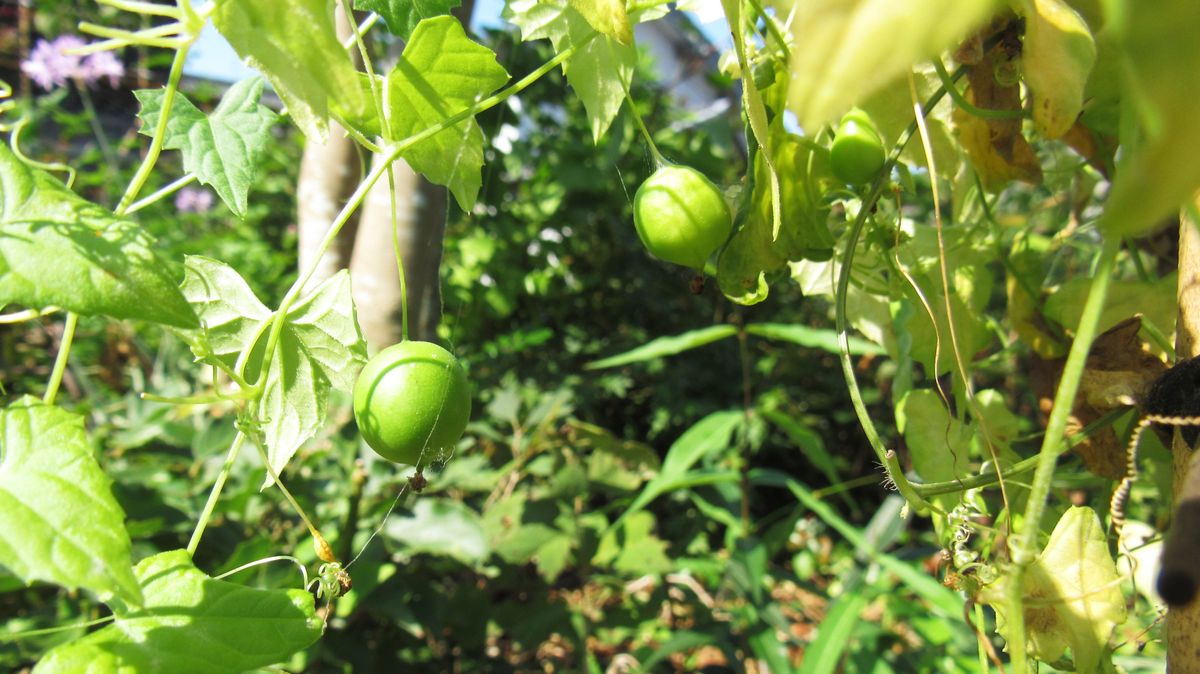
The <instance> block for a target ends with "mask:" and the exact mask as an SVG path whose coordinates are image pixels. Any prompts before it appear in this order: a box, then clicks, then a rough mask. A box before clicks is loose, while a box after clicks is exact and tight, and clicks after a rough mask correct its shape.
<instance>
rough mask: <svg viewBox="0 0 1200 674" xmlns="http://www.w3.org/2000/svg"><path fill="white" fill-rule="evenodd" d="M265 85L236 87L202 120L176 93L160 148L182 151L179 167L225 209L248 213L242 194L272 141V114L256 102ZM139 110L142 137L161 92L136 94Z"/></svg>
mask: <svg viewBox="0 0 1200 674" xmlns="http://www.w3.org/2000/svg"><path fill="white" fill-rule="evenodd" d="M262 90H263V80H262V78H261V77H252V78H249V79H245V80H242V81H241V82H238V83H236V84H234V85H233V86H232V87H230V88H229V90H228V91H226V92H225V95H224V96H222V97H221V102H220V103H219V104H218V105H217V108H216V110H213V111H212V113H211V114H208V115H205V114H204V113H203V112H201V111H200V110H199V109H198V108H197V107H196V106H195V105H192V102H191V101H189V100H188V99H187V97H185V96H184V95H183V94H182V93H178V92H177V93H176V94H175V100H174V101H173V102H172V104H171V114H170V117H169V118H168V120H167V132H166V135H165V136H164V138H163V147H165V148H167V149H168V150H182V151H183V168H184V170H185V171H187V172H189V173H194V174H196V177H197V178H198V179H199V180H200V182H201V183H204V184H205V185H211V186H212V188H213V189H214V190H216V191H217V194H218V195H219V196H220V197H221V200H222V201H224V202H225V205H226V206H228V207H229V210H231V211H233V212H234V214H236V215H238V216H243V215H245V214H246V194H247V192H249V191H250V187H251V185H253V184H254V182H255V180H256V179H257V173H258V172H257V165H258V162H259V160H260V159H261V157H262V155H263V153H264V151H265V150H266V148H267V143H268V142H269V141H270V140H271V125H272V124H273V123H274V122H275V113H274V112H271V110H270V109H268V108H267V107H265V106H263V105H261V104H260V103H259V102H258V99H259V97H260V96H261V95H262ZM134 95H135V96H137V99H138V101H139V102H140V103H141V105H142V109H141V111H140V112H138V117H140V118H141V119H142V122H143V123H142V128H141V132H142V133H144V134H147V135H151V134H153V133H154V129H155V128H156V127H157V125H158V121H159V119H160V117H161V116H162V103H163V90H162V89H143V90H141V91H135V92H134Z"/></svg>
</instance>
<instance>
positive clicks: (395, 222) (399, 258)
mask: <svg viewBox="0 0 1200 674" xmlns="http://www.w3.org/2000/svg"><path fill="white" fill-rule="evenodd" d="M387 174H388V206H389V208H391V217H392V254H393V255H395V256H396V274H397V275H398V276H399V277H400V341H402V342H406V341H408V283H407V282H406V279H405V276H404V255H403V254H401V252H400V222H399V220H400V215H399V208H398V207H397V204H396V176H395V174H394V173H393V171H392V165H391V163H388V170H387Z"/></svg>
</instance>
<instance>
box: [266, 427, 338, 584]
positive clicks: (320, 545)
mask: <svg viewBox="0 0 1200 674" xmlns="http://www.w3.org/2000/svg"><path fill="white" fill-rule="evenodd" d="M254 447H255V448H256V449H258V455H259V457H261V458H262V460H263V465H264V466H266V467H267V474H268V475H270V476H271V480H272V481H273V482H274V483H275V486H277V487H279V491H281V492H283V497H284V498H285V499H287V502H288V503H290V504H291V505H292V508H293V509H295V511H296V514H297V515H299V516H300V519H301V520H303V521H304V526H306V527H308V533H309V534H310V535H311V536H312V537H313V548H314V549H315V550H316V551H317V556H318V557H320V558H321V560H322V561H325V562H329V561H334V560H332V559H327V558H326V556H327V555H326V554H324V553H323V552H322V551H323V550H327V551H330V552H329V554H328V556H332V551H331V549H330V547H329V543H327V542H326V541H325V537H324V536H322V535H321V532H320V531H318V530H317V527H316V525H314V524H313V523H312V520H310V519H308V513H306V512H304V508H301V507H300V504H299V503H298V502H297V501H296V497H294V496H292V492H290V491H288V488H287V486H286V485H284V484H283V480H281V479H279V473H277V472H275V467H274V466H272V465H271V457H269V456H267V450H266V449H264V448H263V446H262V444H260V443H257V442H256V443H254Z"/></svg>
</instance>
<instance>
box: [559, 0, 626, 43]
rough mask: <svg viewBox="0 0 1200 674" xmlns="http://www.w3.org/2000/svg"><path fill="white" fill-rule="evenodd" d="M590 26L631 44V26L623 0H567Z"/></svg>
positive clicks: (619, 40) (618, 40)
mask: <svg viewBox="0 0 1200 674" xmlns="http://www.w3.org/2000/svg"><path fill="white" fill-rule="evenodd" d="M568 3H569V4H570V5H571V6H572V7H574V8H575V9H576V11H578V12H579V13H580V14H582V15H583V18H585V19H587V22H588V23H589V24H591V25H592V28H595V29H596V30H598V31H600V32H601V33H604V34H605V35H608V36H609V37H611V38H613V39H615V40H616V41H617V42H620V43H621V44H633V26H632V25H630V23H629V13H628V12H626V11H625V2H624V1H623V0H568Z"/></svg>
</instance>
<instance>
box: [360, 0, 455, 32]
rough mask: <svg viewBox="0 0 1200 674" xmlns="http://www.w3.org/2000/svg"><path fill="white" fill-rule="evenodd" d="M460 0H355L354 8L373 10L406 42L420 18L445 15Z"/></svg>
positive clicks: (389, 30) (389, 29) (391, 30)
mask: <svg viewBox="0 0 1200 674" xmlns="http://www.w3.org/2000/svg"><path fill="white" fill-rule="evenodd" d="M460 5H462V0H355V1H354V9H357V10H360V11H363V12H375V13H376V14H378V15H379V16H380V17H382V18H383V21H384V23H386V24H387V29H388V32H390V33H391V34H392V35H398V36H400V37H401V38H402V39H403V40H405V41H406V42H407V41H408V40H409V39H410V38H411V37H412V32H413V30H414V29H415V28H416V27H417V24H418V23H419V22H420V21H421V19H431V18H433V17H435V16H445V15H446V14H449V13H450V11H451V10H453V9H454V8H455V7H458V6H460Z"/></svg>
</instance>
